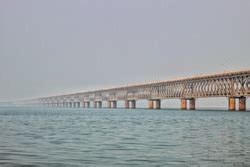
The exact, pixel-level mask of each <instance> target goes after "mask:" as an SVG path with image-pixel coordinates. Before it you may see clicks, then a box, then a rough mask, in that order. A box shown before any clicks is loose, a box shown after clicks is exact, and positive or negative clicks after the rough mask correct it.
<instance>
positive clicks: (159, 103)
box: [155, 100, 161, 109]
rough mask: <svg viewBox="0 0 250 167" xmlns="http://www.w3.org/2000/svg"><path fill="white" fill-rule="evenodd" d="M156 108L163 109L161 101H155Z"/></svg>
mask: <svg viewBox="0 0 250 167" xmlns="http://www.w3.org/2000/svg"><path fill="white" fill-rule="evenodd" d="M155 108H156V109H161V100H155Z"/></svg>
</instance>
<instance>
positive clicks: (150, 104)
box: [148, 100, 154, 109]
mask: <svg viewBox="0 0 250 167" xmlns="http://www.w3.org/2000/svg"><path fill="white" fill-rule="evenodd" d="M153 108H154V101H153V100H148V109H153Z"/></svg>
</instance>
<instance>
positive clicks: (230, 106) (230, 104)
mask: <svg viewBox="0 0 250 167" xmlns="http://www.w3.org/2000/svg"><path fill="white" fill-rule="evenodd" d="M228 110H229V111H235V97H229V98H228Z"/></svg>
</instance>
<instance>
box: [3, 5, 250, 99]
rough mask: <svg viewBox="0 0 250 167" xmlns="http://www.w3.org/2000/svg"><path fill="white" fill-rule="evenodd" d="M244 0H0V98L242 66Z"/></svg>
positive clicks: (249, 21)
mask: <svg viewBox="0 0 250 167" xmlns="http://www.w3.org/2000/svg"><path fill="white" fill-rule="evenodd" d="M249 9H250V1H249V0H188V1H187V0H73V1H72V0H53V1H51V0H22V1H20V0H11V1H10V0H1V1H0V101H12V100H23V99H30V98H37V97H43V96H51V95H60V94H67V93H75V92H82V91H88V90H95V89H100V88H109V87H115V86H122V85H127V84H131V83H141V82H149V81H155V80H167V79H171V78H176V77H188V76H191V75H194V74H206V73H214V72H221V71H225V70H240V69H244V68H249V67H250V10H249Z"/></svg>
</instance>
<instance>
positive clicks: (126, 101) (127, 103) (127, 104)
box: [125, 100, 129, 109]
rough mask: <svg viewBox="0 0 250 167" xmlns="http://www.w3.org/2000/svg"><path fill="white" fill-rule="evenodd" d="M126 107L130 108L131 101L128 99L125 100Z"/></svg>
mask: <svg viewBox="0 0 250 167" xmlns="http://www.w3.org/2000/svg"><path fill="white" fill-rule="evenodd" d="M125 108H126V109H129V101H128V100H125Z"/></svg>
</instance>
